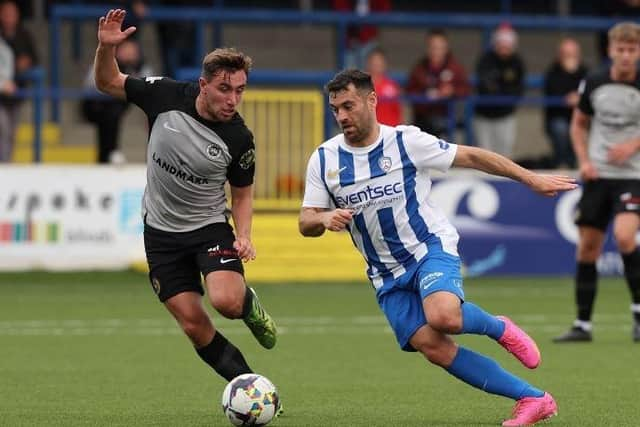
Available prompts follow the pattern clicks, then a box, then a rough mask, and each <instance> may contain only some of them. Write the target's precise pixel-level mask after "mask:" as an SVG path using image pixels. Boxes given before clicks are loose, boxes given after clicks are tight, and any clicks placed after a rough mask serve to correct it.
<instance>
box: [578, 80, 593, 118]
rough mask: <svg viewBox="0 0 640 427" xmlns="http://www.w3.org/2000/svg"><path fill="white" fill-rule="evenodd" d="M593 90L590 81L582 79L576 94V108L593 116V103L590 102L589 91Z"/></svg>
mask: <svg viewBox="0 0 640 427" xmlns="http://www.w3.org/2000/svg"><path fill="white" fill-rule="evenodd" d="M592 90H593V88H592V85H591V82H590V81H589V80H588V79H582V81H581V82H580V85H579V86H578V95H580V100H579V101H578V108H579V109H580V111H582V112H583V113H584V114H587V115H589V116H593V105H592V104H591V91H592Z"/></svg>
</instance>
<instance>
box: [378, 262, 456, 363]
mask: <svg viewBox="0 0 640 427" xmlns="http://www.w3.org/2000/svg"><path fill="white" fill-rule="evenodd" d="M440 291H444V292H451V293H452V294H455V295H457V296H458V298H460V300H461V301H464V289H463V287H462V275H461V274H460V258H458V257H457V256H454V255H450V254H447V253H445V252H436V253H433V254H432V253H429V254H427V256H426V257H425V258H423V259H422V260H421V262H420V264H419V265H418V267H417V268H416V270H415V272H413V274H411V273H409V274H405V275H403V276H401V277H400V278H398V279H397V280H396V282H395V283H394V284H393V285H392V286H391V288H389V289H388V290H386V291H385V292H383V293H381V294H380V295H378V297H377V298H378V304H379V305H380V308H381V309H382V311H383V312H384V314H385V316H387V320H388V321H389V325H390V326H391V329H393V333H394V334H395V336H396V340H398V344H400V347H401V348H402V350H404V351H416V350H415V349H414V348H413V347H412V346H411V344H409V340H410V339H411V337H412V336H413V334H415V333H416V331H417V330H418V329H419V328H420V327H421V326H423V325H426V324H427V319H426V317H425V314H424V309H423V307H422V300H424V299H425V298H426V297H427V296H428V295H431V294H432V293H435V292H440Z"/></svg>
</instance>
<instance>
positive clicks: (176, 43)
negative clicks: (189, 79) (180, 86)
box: [150, 0, 212, 79]
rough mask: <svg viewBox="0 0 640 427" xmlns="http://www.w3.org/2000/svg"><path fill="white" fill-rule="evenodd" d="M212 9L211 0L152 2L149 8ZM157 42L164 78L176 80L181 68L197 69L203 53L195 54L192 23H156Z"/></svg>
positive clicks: (182, 21)
mask: <svg viewBox="0 0 640 427" xmlns="http://www.w3.org/2000/svg"><path fill="white" fill-rule="evenodd" d="M153 5H156V6H174V7H178V6H180V7H212V6H211V5H212V3H211V0H179V1H178V0H153V1H152V2H151V3H150V7H153ZM156 25H157V30H158V40H159V43H160V53H161V55H162V67H163V72H164V75H165V76H169V77H172V78H174V79H175V78H177V75H176V74H177V72H178V69H179V68H182V67H198V66H199V65H200V64H199V58H200V56H201V54H202V53H203V52H196V46H197V34H196V24H195V23H194V22H193V21H184V20H180V21H178V20H176V21H158V23H157V24H156Z"/></svg>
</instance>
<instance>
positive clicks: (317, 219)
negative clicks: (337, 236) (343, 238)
mask: <svg viewBox="0 0 640 427" xmlns="http://www.w3.org/2000/svg"><path fill="white" fill-rule="evenodd" d="M352 217H353V213H352V212H351V211H350V210H348V209H334V210H332V211H330V210H327V209H321V208H302V210H301V211H300V218H299V220H298V228H299V229H300V234H302V235H303V236H305V237H318V236H322V234H324V231H325V230H329V231H342V230H344V229H345V228H346V227H347V225H348V224H349V223H350V222H351V218H352Z"/></svg>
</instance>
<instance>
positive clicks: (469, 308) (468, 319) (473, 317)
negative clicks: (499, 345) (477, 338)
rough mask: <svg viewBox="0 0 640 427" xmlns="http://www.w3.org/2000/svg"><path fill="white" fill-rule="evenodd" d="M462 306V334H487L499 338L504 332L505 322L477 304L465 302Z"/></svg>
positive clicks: (495, 338)
mask: <svg viewBox="0 0 640 427" xmlns="http://www.w3.org/2000/svg"><path fill="white" fill-rule="evenodd" d="M460 308H461V310H462V330H461V331H460V333H461V334H476V335H487V336H489V337H491V338H493V339H494V340H498V339H499V338H500V337H501V336H502V334H503V333H504V327H505V326H504V322H503V321H502V320H500V319H498V318H497V317H495V316H492V315H490V314H489V313H487V312H486V311H484V310H483V309H481V308H480V307H478V306H477V305H475V304H472V303H470V302H464V303H462V305H461V306H460Z"/></svg>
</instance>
